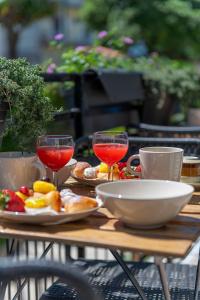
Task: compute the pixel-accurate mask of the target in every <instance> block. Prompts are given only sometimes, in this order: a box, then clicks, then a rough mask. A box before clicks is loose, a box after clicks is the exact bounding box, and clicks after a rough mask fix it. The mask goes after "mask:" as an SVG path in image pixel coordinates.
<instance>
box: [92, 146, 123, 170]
mask: <svg viewBox="0 0 200 300" xmlns="http://www.w3.org/2000/svg"><path fill="white" fill-rule="evenodd" d="M93 150H94V153H95V155H96V156H97V157H98V158H99V159H100V160H101V161H102V162H104V163H106V164H107V165H108V166H113V165H114V164H115V163H117V162H119V161H120V160H121V159H122V158H123V157H124V156H125V155H126V152H127V151H128V145H127V144H119V143H98V144H93Z"/></svg>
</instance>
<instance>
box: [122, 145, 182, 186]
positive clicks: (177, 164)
mask: <svg viewBox="0 0 200 300" xmlns="http://www.w3.org/2000/svg"><path fill="white" fill-rule="evenodd" d="M135 159H139V161H140V165H141V173H140V172H135V171H134V170H133V169H132V168H131V162H132V161H133V160H135ZM182 162H183V149H181V148H174V147H145V148H141V149H140V150H139V154H135V155H132V156H130V157H129V159H128V161H127V169H128V171H129V172H130V173H131V174H134V175H136V176H139V177H141V178H143V179H164V180H173V181H180V178H181V169H182Z"/></svg>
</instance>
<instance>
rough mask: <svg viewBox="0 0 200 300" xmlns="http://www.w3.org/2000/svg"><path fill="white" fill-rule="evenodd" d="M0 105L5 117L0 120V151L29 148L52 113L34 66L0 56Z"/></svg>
mask: <svg viewBox="0 0 200 300" xmlns="http://www.w3.org/2000/svg"><path fill="white" fill-rule="evenodd" d="M0 107H1V108H2V109H3V112H4V113H2V117H5V122H3V121H1V123H0V126H1V138H2V139H3V141H2V149H1V150H3V151H5V150H6V151H10V150H20V151H29V150H32V149H33V145H34V142H35V139H36V137H37V136H38V135H40V134H42V133H43V132H45V129H46V127H47V124H48V123H49V121H50V120H52V116H53V107H52V105H51V102H50V100H49V98H48V97H45V96H44V81H43V79H42V77H41V76H40V68H39V67H38V66H34V65H31V64H30V63H28V61H27V60H25V59H21V58H18V59H13V60H11V59H6V58H3V57H1V58H0ZM5 109H7V110H6V111H5ZM5 112H6V113H5Z"/></svg>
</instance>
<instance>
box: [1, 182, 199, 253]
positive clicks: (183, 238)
mask: <svg viewBox="0 0 200 300" xmlns="http://www.w3.org/2000/svg"><path fill="white" fill-rule="evenodd" d="M64 187H65V188H71V189H72V190H73V191H74V192H75V193H77V194H81V195H88V196H93V197H94V196H95V193H94V188H93V187H90V186H85V185H81V184H80V183H75V182H74V180H72V179H70V180H69V181H68V182H67V183H66V185H65V186H64ZM199 235H200V205H187V206H186V207H185V208H184V209H183V210H182V212H181V213H180V214H179V215H178V216H177V217H176V218H175V219H174V220H172V221H171V222H169V223H168V224H167V225H166V226H165V227H162V228H160V229H154V230H136V229H130V228H128V227H126V226H125V225H124V224H123V223H121V222H120V221H119V220H118V219H116V218H115V217H114V216H113V215H112V214H111V213H109V212H108V210H107V209H106V208H101V209H99V211H98V212H96V213H94V214H93V215H91V216H89V217H88V218H86V219H84V220H81V221H77V222H72V223H68V224H62V225H54V226H32V225H19V224H9V223H0V236H1V237H12V238H13V237H15V238H19V239H28V240H46V241H59V242H64V243H66V244H71V245H72V244H74V245H80V246H96V247H103V248H114V249H122V250H131V251H137V252H142V253H145V254H160V255H163V256H175V257H184V256H185V255H186V254H187V253H188V252H189V250H190V249H191V247H192V245H193V243H194V242H195V241H196V239H197V238H198V236H199Z"/></svg>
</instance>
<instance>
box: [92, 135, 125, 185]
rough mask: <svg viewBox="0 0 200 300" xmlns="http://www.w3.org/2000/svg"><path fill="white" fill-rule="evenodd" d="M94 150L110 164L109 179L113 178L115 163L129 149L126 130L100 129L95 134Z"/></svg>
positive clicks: (103, 160) (99, 157)
mask: <svg viewBox="0 0 200 300" xmlns="http://www.w3.org/2000/svg"><path fill="white" fill-rule="evenodd" d="M92 144H93V151H94V154H95V155H96V156H97V157H98V159H99V160H100V161H102V162H104V163H106V164H107V165H108V170H109V171H108V180H112V179H113V176H112V169H113V165H114V164H115V163H117V162H119V161H120V160H121V159H122V158H123V157H124V156H125V155H126V153H127V151H128V135H127V133H126V132H114V131H98V132H95V133H94V134H93V140H92Z"/></svg>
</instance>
